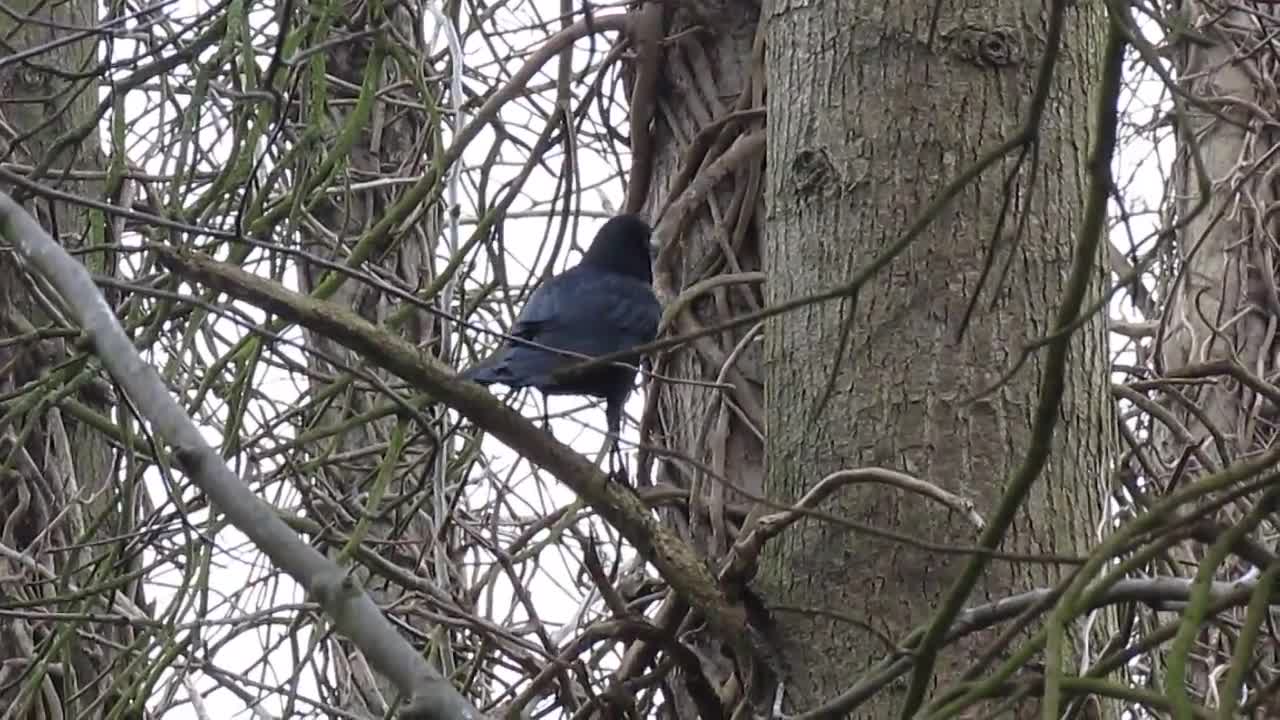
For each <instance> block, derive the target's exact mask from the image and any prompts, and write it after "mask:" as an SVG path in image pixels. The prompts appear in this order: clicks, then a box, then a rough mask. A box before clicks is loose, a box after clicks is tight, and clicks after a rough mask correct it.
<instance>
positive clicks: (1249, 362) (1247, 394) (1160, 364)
mask: <svg viewBox="0 0 1280 720" xmlns="http://www.w3.org/2000/svg"><path fill="white" fill-rule="evenodd" d="M1181 12H1182V13H1183V16H1184V17H1185V18H1186V20H1187V22H1189V23H1190V25H1189V26H1190V27H1195V28H1197V39H1195V40H1190V41H1188V40H1180V41H1179V42H1177V43H1176V44H1175V46H1174V47H1176V49H1177V52H1176V53H1175V54H1174V55H1173V57H1174V59H1175V62H1176V65H1175V67H1176V68H1177V71H1178V75H1179V78H1180V83H1181V89H1182V91H1184V92H1186V93H1188V94H1189V95H1190V96H1191V97H1195V98H1199V99H1201V100H1202V101H1204V102H1205V103H1207V107H1211V108H1212V113H1210V112H1208V111H1207V110H1206V107H1205V106H1202V105H1199V104H1194V105H1193V104H1191V103H1184V104H1183V106H1182V107H1180V108H1178V110H1179V111H1180V112H1179V114H1178V119H1177V122H1178V130H1179V133H1178V134H1177V138H1178V140H1179V150H1178V156H1177V161H1176V162H1175V163H1174V173H1173V188H1174V193H1175V197H1176V198H1177V205H1176V208H1175V212H1176V219H1177V221H1178V222H1179V223H1185V225H1183V226H1182V229H1181V231H1180V232H1179V233H1178V234H1177V236H1176V238H1177V249H1178V252H1177V253H1176V255H1177V258H1178V261H1179V262H1177V263H1171V265H1170V267H1169V268H1168V275H1167V276H1166V278H1165V279H1166V281H1167V282H1168V284H1169V290H1168V291H1167V295H1166V297H1167V298H1168V300H1167V303H1168V307H1166V308H1162V310H1163V311H1164V314H1163V316H1162V317H1161V318H1153V319H1158V320H1161V323H1160V335H1159V336H1158V337H1157V339H1156V342H1155V343H1154V344H1153V346H1154V348H1156V349H1157V350H1158V352H1157V353H1154V356H1153V357H1151V358H1150V360H1151V363H1150V367H1151V368H1152V369H1153V370H1154V374H1155V375H1156V376H1169V375H1174V376H1182V377H1188V376H1194V377H1202V378H1207V379H1209V381H1208V382H1199V383H1191V384H1173V385H1168V386H1165V387H1166V388H1167V390H1165V391H1164V393H1163V394H1161V395H1160V396H1159V399H1160V400H1161V401H1162V402H1164V403H1165V404H1166V405H1167V406H1168V409H1169V414H1168V417H1170V418H1172V419H1173V420H1174V421H1176V423H1177V425H1178V427H1177V428H1176V429H1175V428H1171V427H1169V426H1167V425H1166V424H1165V423H1164V422H1156V423H1154V424H1153V426H1152V437H1153V438H1154V439H1155V446H1156V448H1157V449H1158V451H1159V452H1158V457H1155V458H1152V461H1153V462H1152V466H1154V467H1157V468H1159V471H1160V472H1161V475H1160V476H1159V477H1154V478H1147V480H1148V481H1150V482H1152V483H1153V486H1154V487H1155V488H1158V490H1157V492H1169V491H1172V490H1173V489H1176V488H1179V487H1183V486H1185V485H1187V484H1189V483H1192V482H1194V481H1195V480H1196V479H1197V478H1198V477H1200V476H1202V475H1203V474H1205V473H1207V472H1212V471H1214V470H1217V469H1219V468H1221V467H1226V466H1227V465H1230V464H1231V463H1233V462H1236V461H1239V460H1243V459H1245V458H1247V457H1251V456H1255V455H1257V454H1259V453H1261V452H1264V451H1266V450H1268V449H1269V448H1271V447H1272V446H1273V445H1274V443H1275V442H1276V426H1275V417H1276V415H1277V414H1278V413H1280V408H1277V407H1276V404H1275V402H1274V401H1273V400H1271V399H1268V398H1267V396H1266V395H1265V394H1261V393H1257V392H1255V391H1254V390H1252V389H1250V387H1249V386H1248V385H1247V384H1245V383H1241V382H1239V381H1238V379H1234V378H1233V377H1232V376H1231V375H1230V374H1228V373H1227V372H1226V371H1224V370H1223V369H1222V368H1224V367H1226V366H1230V365H1235V367H1236V368H1238V369H1239V370H1242V371H1243V372H1246V373H1251V374H1253V375H1255V376H1256V377H1258V378H1263V379H1264V380H1269V381H1273V382H1274V378H1275V375H1276V371H1277V361H1276V347H1277V345H1276V340H1275V337H1276V332H1275V328H1276V323H1277V321H1278V320H1280V301H1277V299H1276V298H1277V291H1276V285H1277V282H1276V277H1277V272H1278V269H1280V260H1277V258H1276V246H1275V240H1274V238H1275V236H1276V231H1277V223H1276V220H1275V217H1274V212H1273V208H1274V207H1275V205H1276V201H1277V187H1276V185H1275V182H1274V180H1273V179H1272V177H1271V174H1270V173H1269V172H1268V170H1267V169H1268V168H1271V167H1274V164H1275V160H1274V151H1275V147H1276V143H1277V141H1280V134H1278V133H1277V132H1276V130H1275V123H1274V119H1273V117H1272V114H1271V113H1270V112H1269V111H1263V110H1261V108H1266V107H1270V106H1272V105H1273V104H1274V103H1275V100H1276V98H1275V93H1274V91H1273V88H1274V84H1273V83H1272V82H1271V81H1270V80H1269V78H1270V77H1271V76H1273V75H1274V71H1273V70H1272V67H1271V64H1270V63H1268V62H1266V61H1263V60H1261V59H1260V58H1256V57H1253V56H1252V48H1253V47H1256V44H1257V43H1259V42H1266V41H1267V40H1268V39H1269V38H1270V37H1271V34H1272V33H1273V32H1274V29H1275V27H1276V23H1277V20H1280V13H1278V11H1277V9H1276V8H1274V7H1271V6H1265V5H1258V6H1257V7H1255V8H1251V9H1250V10H1249V11H1248V12H1246V11H1245V10H1243V9H1238V8H1235V9H1224V8H1222V7H1219V6H1218V5H1217V4H1216V3H1204V2H1196V1H1189V2H1185V3H1182V7H1181ZM1224 98H1230V100H1225V101H1224ZM1215 115H1217V116H1216V117H1215ZM1223 117H1225V118H1228V119H1229V120H1228V121H1225V122H1224V121H1223V120H1222V119H1221V118H1223ZM1191 138H1194V144H1192V143H1191V142H1189V140H1190V139H1191ZM1193 152H1196V153H1199V158H1200V160H1201V161H1202V162H1203V170H1204V172H1205V174H1206V175H1207V180H1208V183H1209V186H1208V187H1209V194H1208V196H1207V197H1206V196H1205V194H1204V193H1203V192H1202V188H1201V185H1200V183H1201V177H1200V175H1199V172H1198V170H1197V167H1196V164H1195V163H1194V162H1193V159H1192V153H1193ZM1259 170H1261V172H1259ZM1248 510H1249V504H1245V503H1240V504H1232V505H1230V506H1228V507H1226V508H1224V509H1223V510H1222V511H1221V512H1220V513H1218V516H1217V518H1216V519H1215V522H1216V523H1217V525H1218V526H1220V527H1223V528H1226V527H1231V526H1232V525H1234V524H1236V523H1237V522H1239V521H1240V520H1241V519H1242V517H1243V516H1244V514H1245V513H1247V512H1248ZM1203 554H1204V546H1203V545H1199V544H1192V543H1187V544H1184V545H1182V546H1180V547H1179V548H1177V549H1176V550H1175V551H1173V552H1171V554H1170V557H1169V558H1168V560H1169V561H1168V562H1166V563H1162V565H1161V567H1160V568H1159V570H1160V572H1163V573H1166V574H1171V575H1178V574H1182V575H1188V576H1194V575H1195V573H1196V571H1197V569H1198V564H1199V561H1200V559H1201V557H1202V556H1203ZM1262 569H1264V568H1254V567H1252V566H1250V565H1249V564H1248V563H1244V562H1238V561H1232V562H1230V563H1224V564H1223V565H1222V566H1221V567H1219V568H1217V569H1216V570H1217V572H1216V577H1217V578H1220V579H1232V580H1234V579H1238V578H1240V577H1243V576H1246V575H1247V574H1249V573H1250V572H1257V571H1261V570H1262ZM1244 616H1245V611H1244V608H1237V609H1235V610H1234V611H1232V613H1231V614H1230V616H1229V617H1231V618H1232V619H1234V621H1235V623H1239V622H1242V621H1243V620H1244ZM1177 619H1178V616H1177V614H1173V613H1166V614H1164V615H1163V616H1162V617H1160V620H1161V621H1165V622H1168V621H1176V620H1177ZM1277 621H1280V613H1276V612H1275V611H1274V610H1273V611H1272V620H1271V622H1272V623H1274V622H1277ZM1237 627H1239V626H1238V624H1234V623H1233V622H1232V621H1231V620H1226V621H1222V622H1215V623H1206V625H1205V627H1204V628H1203V629H1202V631H1201V633H1200V635H1199V636H1198V638H1197V641H1198V642H1197V645H1196V647H1195V649H1194V650H1193V651H1192V652H1191V653H1190V654H1189V657H1188V661H1187V677H1186V678H1185V685H1186V687H1187V688H1188V689H1189V691H1190V694H1191V695H1192V699H1193V701H1194V702H1196V703H1197V704H1204V705H1206V706H1208V707H1214V706H1216V704H1217V701H1218V698H1219V694H1218V693H1217V692H1216V691H1215V689H1214V688H1213V685H1214V683H1215V682H1221V680H1215V679H1214V678H1215V677H1218V678H1220V677H1221V676H1222V675H1223V674H1224V673H1222V672H1221V668H1222V667H1223V666H1224V665H1226V664H1228V663H1230V662H1231V654H1232V652H1233V650H1234V644H1235V636H1236V634H1237V632H1236V628H1237ZM1154 661H1155V667H1153V668H1151V675H1152V677H1153V678H1154V679H1155V681H1156V683H1157V685H1159V686H1163V685H1164V684H1165V683H1164V677H1165V673H1164V672H1163V668H1161V667H1160V664H1161V658H1160V657H1158V656H1157V657H1155V658H1154ZM1269 665H1270V664H1269V663H1266V662H1261V663H1258V664H1257V665H1256V669H1253V670H1251V671H1250V673H1249V675H1247V676H1246V688H1252V689H1253V690H1255V691H1256V690H1257V689H1260V688H1262V687H1266V686H1268V685H1270V684H1271V683H1272V682H1273V681H1274V673H1272V672H1271V671H1270V670H1269V669H1268V666H1269ZM1275 710H1276V709H1275V705H1274V704H1272V705H1271V707H1270V708H1269V710H1264V711H1263V712H1264V713H1265V712H1268V711H1269V712H1273V713H1274V712H1275Z"/></svg>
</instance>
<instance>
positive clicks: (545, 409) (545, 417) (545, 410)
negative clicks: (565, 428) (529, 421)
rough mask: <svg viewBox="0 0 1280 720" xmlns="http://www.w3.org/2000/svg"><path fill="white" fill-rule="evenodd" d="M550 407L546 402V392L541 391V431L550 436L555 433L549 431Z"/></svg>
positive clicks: (553, 435)
mask: <svg viewBox="0 0 1280 720" xmlns="http://www.w3.org/2000/svg"><path fill="white" fill-rule="evenodd" d="M550 414H551V407H550V406H549V405H548V404H547V394H546V393H542V431H543V432H545V433H546V434H548V435H550V436H551V437H555V436H556V434H555V433H554V432H552V431H551V417H550Z"/></svg>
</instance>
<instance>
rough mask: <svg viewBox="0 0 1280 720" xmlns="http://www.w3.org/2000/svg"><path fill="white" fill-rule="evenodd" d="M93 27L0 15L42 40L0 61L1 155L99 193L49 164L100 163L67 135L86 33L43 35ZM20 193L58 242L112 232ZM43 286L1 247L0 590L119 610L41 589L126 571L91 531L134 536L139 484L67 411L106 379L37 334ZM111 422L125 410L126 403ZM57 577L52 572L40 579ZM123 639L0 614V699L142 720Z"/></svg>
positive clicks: (86, 76)
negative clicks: (21, 56)
mask: <svg viewBox="0 0 1280 720" xmlns="http://www.w3.org/2000/svg"><path fill="white" fill-rule="evenodd" d="M15 13H16V14H15ZM96 24H97V4H96V3H93V2H71V3H59V4H54V5H48V4H45V3H25V2H23V3H18V4H16V5H14V6H12V8H11V11H10V12H7V13H6V14H5V15H4V16H3V17H0V31H2V33H0V34H3V35H4V37H5V46H6V48H7V49H9V50H10V51H11V52H20V51H25V50H30V49H32V48H36V47H40V46H44V47H46V48H49V47H52V48H54V49H46V50H45V51H43V52H40V53H37V54H35V55H33V56H31V57H30V61H29V62H27V63H19V62H7V63H5V64H4V66H3V67H0V120H2V121H3V125H4V127H5V128H6V131H5V137H4V140H3V141H0V147H2V148H3V156H4V157H3V160H4V161H5V162H8V163H18V164H20V165H26V166H29V167H35V168H37V169H41V168H43V169H44V170H45V172H44V173H43V174H40V175H36V174H34V173H33V174H32V175H31V178H32V179H33V180H36V181H38V182H39V183H40V184H41V185H43V186H45V187H49V188H55V189H57V190H60V191H63V192H69V193H74V194H76V195H78V196H82V197H87V198H100V197H101V196H102V190H103V184H102V183H101V182H97V181H83V180H72V179H70V178H69V177H67V176H65V175H63V174H62V173H61V172H60V171H61V170H63V169H65V168H74V169H76V170H82V171H83V170H96V169H100V168H101V166H102V163H101V162H100V157H99V147H98V134H97V132H94V131H92V130H91V131H90V132H87V133H85V134H84V135H83V136H82V137H79V138H78V139H77V137H76V136H75V135H74V134H72V131H73V129H76V128H79V127H81V126H82V125H84V124H85V123H86V122H89V123H91V122H92V121H93V107H94V103H95V102H96V100H97V96H96V93H95V91H96V88H97V84H96V77H97V76H96V74H95V68H94V65H95V61H96V59H97V57H96V53H95V48H96V42H95V40H93V39H89V40H87V41H85V40H82V41H80V42H71V43H66V44H63V45H60V46H55V42H59V41H60V42H65V40H66V38H68V37H69V36H71V35H74V34H75V32H76V29H77V28H84V27H93V26H95V25H96ZM71 78H75V79H71ZM60 139H66V140H67V141H66V142H58V141H59V140H60ZM6 191H7V192H13V188H6ZM25 204H26V207H27V209H28V210H30V211H31V212H32V214H33V215H34V216H35V217H36V218H37V219H39V221H40V222H41V224H42V225H43V226H44V227H45V228H46V229H47V230H48V231H49V232H50V234H52V235H53V236H54V237H55V238H57V239H58V240H59V241H61V242H62V243H63V244H64V245H66V246H67V247H68V248H78V247H82V246H85V245H90V244H101V243H104V242H114V241H118V237H114V236H112V235H111V234H110V233H109V230H108V224H107V222H106V221H105V219H104V217H103V216H102V215H101V214H100V213H96V212H90V211H88V210H86V209H85V208H83V207H80V206H76V205H74V204H72V203H69V202H65V201H61V200H53V199H50V198H46V197H39V196H38V197H36V198H34V199H31V198H29V196H28V201H27V202H26V203H25ZM116 230H117V231H118V227H117V228H116ZM82 258H83V260H84V262H85V263H86V264H87V265H88V266H89V267H90V269H91V270H92V271H94V272H96V273H102V274H111V273H112V272H114V260H113V258H111V257H110V256H109V255H106V254H103V253H87V254H85V255H82ZM51 296H52V293H50V292H49V290H48V288H47V286H46V287H37V285H36V281H35V280H34V279H33V277H32V276H31V275H29V274H27V273H25V272H24V271H23V270H22V268H21V267H19V266H18V265H17V264H16V263H15V262H14V256H13V253H12V252H10V251H9V250H6V249H0V397H3V398H5V399H4V400H0V543H2V544H3V545H4V546H6V547H7V548H9V549H11V550H14V551H17V552H18V553H22V554H24V555H25V556H26V557H27V558H30V559H31V560H33V561H34V563H35V564H36V565H38V569H37V568H36V567H33V566H32V565H29V564H26V563H23V562H19V561H18V560H16V559H15V558H13V557H12V556H10V555H6V556H4V557H3V558H0V597H3V598H5V602H6V603H7V604H10V605H11V606H12V607H29V608H30V609H31V610H33V611H37V612H33V616H35V615H39V614H40V612H38V611H46V612H62V613H70V614H78V613H110V612H113V611H115V610H116V608H114V607H113V606H112V605H111V598H110V594H109V593H108V594H107V596H105V597H104V594H102V593H97V592H94V593H86V594H85V595H83V596H81V597H80V598H78V599H77V600H74V601H66V600H62V601H58V602H54V599H55V598H58V597H61V596H64V595H68V594H71V593H73V592H77V591H78V589H80V588H90V587H94V586H95V585H98V584H99V583H101V582H102V581H103V580H105V579H107V578H115V577H117V576H120V575H123V574H126V573H128V572H130V571H131V570H135V569H136V568H137V562H138V561H137V559H136V558H127V557H122V556H121V555H120V552H121V547H122V546H121V545H120V544H116V543H111V542H101V543H100V544H94V542H93V541H95V540H98V541H102V540H104V539H106V538H109V537H128V536H130V535H131V533H132V531H133V528H132V526H131V525H130V522H129V519H130V518H131V517H132V516H133V513H132V512H130V511H128V508H135V509H136V507H137V506H136V504H135V503H137V502H138V499H139V497H138V494H137V493H138V492H140V489H141V485H140V484H135V483H134V482H132V481H130V482H124V483H119V484H118V483H117V480H118V479H119V477H120V476H119V475H118V474H117V468H116V467H114V466H113V457H114V454H113V452H112V449H111V447H110V446H109V445H108V444H107V443H106V441H105V439H104V438H103V437H102V436H101V435H99V434H98V433H97V432H96V431H94V430H93V429H92V428H90V427H89V426H88V425H86V424H85V423H83V422H81V421H80V420H79V419H77V418H78V414H77V412H75V408H80V409H82V410H92V411H93V412H96V413H100V414H106V415H110V414H111V412H112V410H111V407H112V405H113V402H112V399H113V392H112V389H111V386H110V385H109V384H108V383H107V382H105V381H104V380H103V379H101V377H100V376H99V375H98V374H97V373H96V371H95V365H94V364H93V363H92V362H86V357H85V355H84V354H83V350H77V349H75V348H74V347H73V346H72V344H71V343H70V342H66V341H64V340H61V339H56V338H55V339H43V340H38V339H37V337H38V336H37V333H39V332H40V331H45V332H46V333H47V332H48V331H49V330H51V329H54V328H58V327H60V322H61V319H60V318H59V317H58V316H57V315H56V313H51V312H50V310H51V309H52V307H53V306H52V305H51V301H50V299H49V298H50V297H51ZM109 299H114V298H110V297H109ZM44 337H49V336H48V335H45V336H44ZM6 341H7V342H6ZM15 393H16V394H15ZM113 419H115V420H116V421H118V422H120V423H122V424H127V423H129V422H130V421H129V419H128V417H127V415H126V416H123V417H117V418H113ZM113 486H115V487H113ZM104 491H105V492H104ZM55 577H56V578H61V580H59V581H57V582H50V580H51V579H52V578H55ZM116 589H117V590H118V591H119V595H117V597H124V598H131V599H133V600H136V601H140V600H141V590H140V588H139V587H138V585H137V584H136V583H126V584H124V585H123V586H121V587H119V588H116ZM28 603H29V605H28ZM132 642H133V631H132V630H131V629H130V628H128V627H124V626H105V625H100V624H98V623H91V622H86V621H83V620H76V621H62V622H54V621H52V620H49V619H43V620H42V619H38V618H34V617H33V618H32V619H28V618H23V617H21V616H9V617H6V618H4V619H3V620H0V708H3V709H4V711H5V712H6V713H8V714H7V715H6V717H14V718H46V717H63V716H65V717H77V718H96V717H103V716H105V715H107V714H108V713H110V712H112V711H116V712H118V713H119V714H118V715H117V717H121V718H135V717H141V709H140V708H139V707H133V708H129V709H127V710H126V709H125V708H121V707H118V705H120V703H121V702H122V701H127V700H128V699H129V697H128V696H129V694H130V693H131V692H132V688H131V687H130V683H131V682H132V681H134V680H136V679H137V678H136V677H135V676H132V675H130V674H129V673H127V672H125V671H124V670H123V662H126V661H127V656H126V655H125V654H124V653H121V652H120V649H121V648H125V647H128V646H129V645H130V644H131V643H132ZM117 662H121V663H122V664H121V665H117V664H116V663H117Z"/></svg>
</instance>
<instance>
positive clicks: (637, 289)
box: [512, 266, 662, 362]
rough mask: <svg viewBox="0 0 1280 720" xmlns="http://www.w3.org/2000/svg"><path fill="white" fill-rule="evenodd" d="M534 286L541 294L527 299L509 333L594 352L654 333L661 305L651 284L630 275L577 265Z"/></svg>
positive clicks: (639, 340)
mask: <svg viewBox="0 0 1280 720" xmlns="http://www.w3.org/2000/svg"><path fill="white" fill-rule="evenodd" d="M543 290H545V292H541V291H543ZM539 291H540V292H539V293H535V294H536V295H540V297H537V298H530V300H529V304H528V305H527V306H526V307H525V310H524V312H522V313H521V314H520V318H519V319H518V320H517V323H516V326H517V327H514V328H513V332H512V334H513V335H516V334H517V333H516V332H514V330H516V329H518V330H519V331H520V334H519V337H527V338H528V339H529V340H533V341H534V342H537V343H539V344H542V345H547V346H549V347H554V348H560V349H563V350H571V351H573V352H576V353H581V354H583V355H588V356H593V357H594V356H598V355H604V354H607V353H613V352H618V351H620V350H625V349H627V348H630V347H634V346H636V345H640V344H643V343H646V342H649V341H651V340H653V338H654V336H655V335H657V332H658V321H659V319H660V318H661V316H662V307H661V306H660V305H659V304H658V300H657V298H656V297H654V295H653V288H651V287H650V286H649V285H648V284H647V283H645V282H643V281H640V280H636V279H635V278H630V277H627V276H624V275H618V274H616V273H609V272H600V271H599V270H595V269H594V268H590V267H583V266H579V267H577V268H574V269H573V270H571V271H569V272H566V273H564V274H563V275H560V276H558V277H556V278H555V279H554V281H553V282H549V283H547V285H545V286H543V287H542V288H539ZM561 357H564V356H561ZM564 359H566V360H569V361H571V362H576V361H574V360H573V359H572V358H564Z"/></svg>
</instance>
